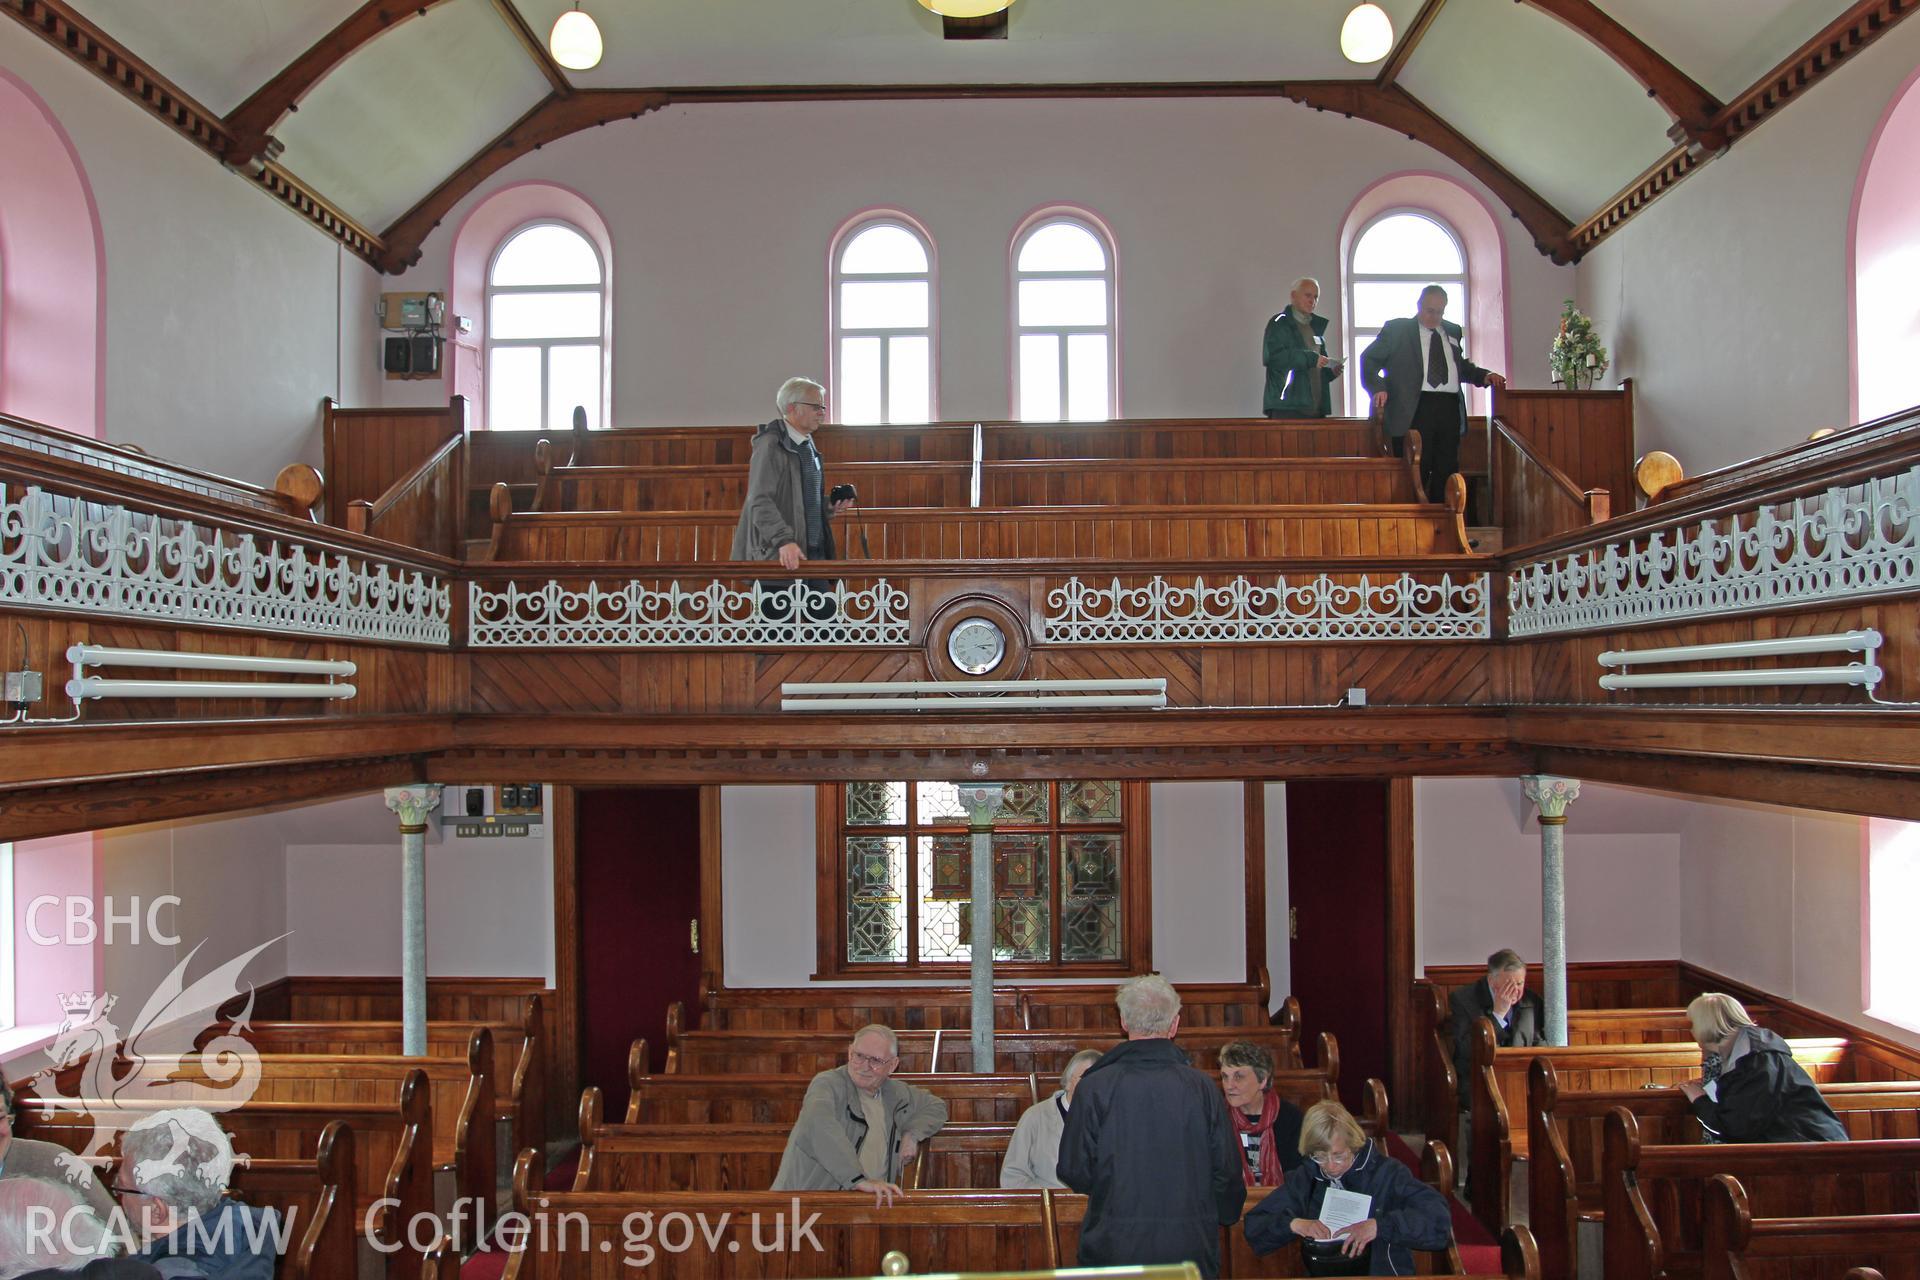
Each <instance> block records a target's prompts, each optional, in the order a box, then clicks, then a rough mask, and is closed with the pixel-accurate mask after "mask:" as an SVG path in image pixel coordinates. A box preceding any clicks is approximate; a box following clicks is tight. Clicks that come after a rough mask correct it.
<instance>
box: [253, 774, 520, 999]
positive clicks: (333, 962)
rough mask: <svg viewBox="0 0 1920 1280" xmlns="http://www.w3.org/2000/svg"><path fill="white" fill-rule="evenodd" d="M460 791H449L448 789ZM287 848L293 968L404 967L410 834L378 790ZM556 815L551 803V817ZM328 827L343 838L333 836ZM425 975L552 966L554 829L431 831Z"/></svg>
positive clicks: (515, 973)
mask: <svg viewBox="0 0 1920 1280" xmlns="http://www.w3.org/2000/svg"><path fill="white" fill-rule="evenodd" d="M454 791H455V789H454V788H452V787H449V788H448V789H447V794H449V795H452V794H453V793H454ZM334 806H335V810H336V811H335V812H334V813H333V814H330V815H326V818H327V820H326V821H309V822H307V823H304V824H302V827H301V829H300V830H299V831H297V832H294V833H293V834H292V835H291V837H290V838H289V842H288V844H287V849H286V864H287V873H286V904H287V905H286V914H287V927H288V928H289V929H291V930H292V931H293V936H292V937H291V938H289V939H288V948H289V969H288V971H289V972H290V973H298V974H341V975H350V976H351V975H365V974H394V973H398V972H400V836H399V828H398V824H397V819H395V818H394V816H393V814H392V813H390V812H389V811H388V810H387V808H386V803H385V801H384V799H383V798H382V796H381V795H380V794H379V793H378V792H376V793H374V794H372V795H368V796H358V797H354V798H352V799H350V800H343V801H337V802H334ZM550 811H551V808H549V812H550ZM330 830H339V832H340V834H338V835H332V836H331V838H325V839H323V838H318V837H322V836H327V835H328V834H329V832H330ZM427 972H428V973H429V974H438V975H446V976H459V977H523V976H526V975H528V974H543V975H545V977H546V980H547V981H548V982H549V983H551V982H552V981H553V977H554V966H553V842H552V837H551V826H550V825H542V826H540V827H538V828H536V829H535V832H534V834H531V835H528V836H525V837H511V838H508V837H502V838H492V839H480V838H473V837H468V838H460V837H456V836H454V835H453V833H452V830H451V826H450V824H442V825H437V826H436V827H435V828H433V829H431V830H429V832H428V836H427Z"/></svg>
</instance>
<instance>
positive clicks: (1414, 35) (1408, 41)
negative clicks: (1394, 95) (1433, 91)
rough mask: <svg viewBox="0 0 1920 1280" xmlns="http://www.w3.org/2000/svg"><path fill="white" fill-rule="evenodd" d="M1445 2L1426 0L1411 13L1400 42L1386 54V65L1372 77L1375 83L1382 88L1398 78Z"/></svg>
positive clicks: (1443, 0) (1441, 0) (1442, 0)
mask: <svg viewBox="0 0 1920 1280" xmlns="http://www.w3.org/2000/svg"><path fill="white" fill-rule="evenodd" d="M1446 2H1447V0H1426V3H1425V4H1423V5H1421V6H1420V12H1419V13H1416V14H1414V15H1413V22H1412V23H1411V24H1410V25H1409V26H1408V27H1407V29H1406V32H1405V34H1403V35H1402V36H1401V37H1400V43H1399V44H1397V45H1395V46H1394V50H1393V52H1392V53H1391V54H1389V55H1388V56H1387V65H1386V66H1384V67H1381V68H1380V74H1379V75H1377V76H1375V77H1374V79H1373V82H1374V83H1375V84H1377V85H1379V86H1380V87H1381V88H1382V89H1384V88H1386V87H1387V86H1388V85H1390V84H1392V83H1393V82H1394V81H1396V80H1398V79H1399V78H1400V73H1401V72H1402V71H1405V70H1406V69H1407V63H1408V61H1409V60H1410V59H1412V57H1413V51H1414V50H1415V49H1418V48H1419V47H1420V42H1421V41H1422V40H1424V39H1426V38H1427V31H1428V29H1429V28H1431V27H1432V26H1433V20H1434V19H1435V18H1437V17H1439V16H1440V6H1441V5H1443V4H1445V3H1446Z"/></svg>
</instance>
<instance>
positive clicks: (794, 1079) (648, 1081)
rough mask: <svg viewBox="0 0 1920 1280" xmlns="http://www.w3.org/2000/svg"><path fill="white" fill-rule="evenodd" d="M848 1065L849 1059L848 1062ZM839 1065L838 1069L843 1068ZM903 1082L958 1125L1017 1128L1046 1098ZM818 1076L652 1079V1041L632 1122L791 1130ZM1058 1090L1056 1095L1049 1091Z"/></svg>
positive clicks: (639, 1049)
mask: <svg viewBox="0 0 1920 1280" xmlns="http://www.w3.org/2000/svg"><path fill="white" fill-rule="evenodd" d="M843 1060H844V1059H843ZM836 1065H837V1064H836ZM895 1078H896V1079H900V1080H904V1081H905V1082H907V1083H908V1084H912V1085H918V1086H919V1087H920V1088H922V1089H925V1090H927V1091H928V1092H929V1093H932V1094H934V1095H935V1096H936V1097H939V1098H941V1099H943V1100H944V1101H945V1102H946V1104H947V1115H948V1118H949V1119H952V1120H973V1121H1000V1122H1002V1123H1007V1124H1011V1123H1013V1122H1015V1121H1017V1120H1018V1119H1019V1118H1020V1115H1021V1113H1022V1112H1024V1111H1025V1110H1026V1109H1027V1108H1028V1107H1030V1106H1032V1105H1033V1104H1034V1103H1035V1102H1036V1101H1038V1100H1039V1097H1040V1096H1041V1094H1040V1092H1039V1090H1040V1089H1041V1088H1043V1086H1041V1085H1040V1084H1039V1083H1038V1082H1037V1081H1036V1080H1035V1079H1034V1077H1033V1076H1031V1075H999V1076H976V1075H962V1074H958V1073H955V1074H947V1075H914V1074H909V1073H904V1072H896V1073H895ZM811 1079H812V1076H810V1075H767V1074H760V1075H755V1074H741V1073H735V1072H729V1073H726V1074H721V1075H711V1076H702V1075H691V1074H687V1075H682V1074H673V1075H658V1076H656V1075H649V1074H647V1051H646V1041H645V1040H637V1041H635V1042H634V1046H633V1048H632V1049H631V1050H630V1051H629V1052H628V1054H627V1086H628V1089H629V1090H630V1092H629V1094H628V1098H627V1110H626V1115H625V1117H624V1119H625V1122H626V1123H627V1124H787V1125H791V1124H792V1123H793V1121H794V1118H795V1117H796V1116H798V1115H799V1114H800V1101H801V1099H802V1098H803V1097H804V1096H805V1095H806V1092H807V1084H808V1082H809V1081H810V1080H811ZM1049 1092H1050V1091H1049Z"/></svg>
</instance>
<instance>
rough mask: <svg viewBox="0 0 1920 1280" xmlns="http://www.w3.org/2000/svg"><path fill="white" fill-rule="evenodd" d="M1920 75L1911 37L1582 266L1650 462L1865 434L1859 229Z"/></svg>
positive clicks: (1883, 46)
mask: <svg viewBox="0 0 1920 1280" xmlns="http://www.w3.org/2000/svg"><path fill="white" fill-rule="evenodd" d="M1917 64H1920V23H1913V22H1903V23H1901V24H1900V25H1899V26H1897V27H1895V28H1894V29H1893V30H1891V31H1889V32H1888V33H1887V34H1886V35H1884V36H1882V37H1881V38H1880V39H1879V40H1878V41H1876V42H1875V43H1874V44H1873V45H1872V46H1871V47H1869V48H1867V49H1865V50H1862V51H1861V52H1860V53H1858V54H1855V55H1853V56H1852V57H1850V58H1848V59H1847V61H1846V64H1845V65H1844V66H1843V67H1841V69H1840V70H1839V71H1837V72H1835V73H1834V74H1833V75H1832V76H1830V77H1829V78H1828V79H1826V80H1825V81H1823V82H1822V83H1821V84H1819V85H1818V86H1816V87H1814V88H1813V89H1810V90H1808V91H1807V92H1806V93H1805V94H1804V95H1802V96H1800V97H1798V98H1796V99H1795V100H1794V101H1793V103H1792V105H1791V106H1789V107H1788V108H1787V109H1786V110H1784V111H1782V112H1781V113H1780V114H1779V115H1778V116H1776V117H1774V118H1773V119H1771V120H1769V121H1767V123H1766V124H1764V125H1762V126H1761V127H1760V128H1759V129H1756V130H1755V131H1754V132H1753V133H1752V134H1750V135H1749V136H1747V137H1746V138H1743V139H1742V140H1741V141H1739V142H1738V143H1736V144H1734V146H1733V149H1732V150H1731V151H1729V152H1728V153H1727V154H1726V155H1724V156H1721V157H1719V158H1718V159H1715V160H1713V161H1710V162H1709V163H1708V164H1707V165H1706V166H1705V167H1704V168H1702V169H1701V170H1699V171H1698V172H1696V173H1695V174H1693V175H1692V176H1691V177H1689V178H1688V179H1687V180H1686V181H1684V182H1682V183H1681V184H1680V185H1679V186H1678V187H1676V188H1675V189H1674V190H1672V191H1671V192H1669V193H1667V194H1666V195H1664V196H1662V197H1661V198H1660V199H1659V200H1656V201H1655V202H1654V203H1653V204H1651V205H1649V206H1648V207H1647V208H1646V209H1645V210H1643V211H1642V212H1641V213H1639V214H1638V215H1636V216H1635V217H1634V219H1633V221H1631V222H1629V223H1628V224H1627V225H1626V226H1625V227H1624V228H1622V229H1621V230H1620V231H1618V232H1616V233H1615V234H1614V235H1613V236H1612V237H1610V238H1609V239H1608V240H1607V241H1606V242H1605V243H1603V244H1602V245H1600V247H1599V248H1597V249H1595V250H1594V251H1593V252H1592V253H1590V254H1588V255H1587V257H1586V258H1585V259H1583V260H1582V261H1581V263H1580V266H1579V293H1578V295H1577V296H1578V298H1579V300H1580V305H1581V306H1582V307H1583V308H1584V309H1585V310H1586V311H1587V312H1588V313H1589V314H1590V315H1592V316H1593V319H1594V323H1595V325H1596V326H1597V327H1598V329H1599V331H1600V336H1601V339H1602V340H1603V341H1605V342H1606V343H1607V344H1608V345H1609V346H1610V347H1611V348H1612V349H1613V355H1614V363H1613V369H1612V371H1611V373H1610V375H1609V376H1610V377H1632V378H1633V380H1634V390H1635V392H1636V395H1637V398H1638V403H1637V406H1636V419H1635V421H1636V426H1637V427H1638V430H1639V433H1640V442H1639V443H1640V447H1641V448H1642V449H1647V448H1655V449H1666V450H1668V451H1670V452H1672V453H1673V454H1674V455H1675V456H1677V457H1678V458H1679V459H1680V461H1681V462H1682V463H1683V464H1684V465H1685V466H1686V468H1687V470H1688V471H1689V472H1694V473H1698V472H1701V471H1706V470H1710V469H1712V468H1714V467H1719V466H1726V465H1729V464H1731V463H1735V462H1739V461H1742V460H1744V459H1746V458H1750V457H1754V456H1756V455H1759V454H1762V453H1767V452H1771V451H1773V450H1775V449H1780V448H1784V447H1786V446H1787V445H1789V444H1793V443H1795V442H1797V441H1799V440H1803V439H1805V438H1806V436H1807V434H1808V433H1809V432H1811V431H1813V430H1814V429H1815V428H1817V427H1823V426H1831V427H1837V426H1842V425H1844V424H1846V423H1847V422H1849V421H1851V420H1852V419H1853V416H1854V415H1853V411H1852V404H1851V400H1852V397H1851V394H1850V392H1851V385H1850V382H1851V380H1850V377H1849V371H1850V369H1851V367H1852V359H1851V353H1850V350H1849V341H1848V339H1849V328H1850V324H1851V320H1852V309H1851V299H1850V295H1849V282H1850V280H1851V276H1852V272H1851V270H1850V267H1851V263H1850V259H1849V245H1848V222H1849V216H1848V215H1849V211H1850V209H1851V207H1852V201H1853V197H1854V190H1855V186H1856V184H1857V182H1858V180H1859V176H1860V169H1861V163H1862V161H1863V160H1864V159H1865V157H1866V154H1867V149H1868V146H1869V144H1870V143H1871V141H1872V139H1873V136H1874V130H1875V126H1876V125H1877V124H1878V123H1879V121H1880V120H1881V117H1882V115H1883V114H1884V113H1885V111H1886V109H1887V104H1888V103H1889V101H1890V100H1891V99H1892V98H1893V96H1894V93H1895V92H1896V90H1898V89H1899V87H1900V86H1901V85H1902V84H1903V83H1905V82H1906V81H1907V80H1908V78H1909V77H1910V76H1911V75H1912V73H1913V69H1914V67H1915V66H1916V65H1917ZM1913 296H1914V289H1913V288H1912V287H1911V286H1909V287H1908V289H1907V302H1908V305H1909V306H1911V304H1912V299H1913ZM1909 314H1911V313H1909Z"/></svg>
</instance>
